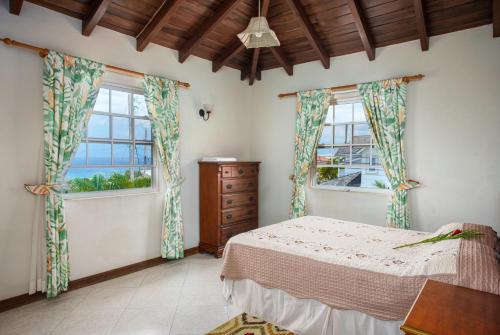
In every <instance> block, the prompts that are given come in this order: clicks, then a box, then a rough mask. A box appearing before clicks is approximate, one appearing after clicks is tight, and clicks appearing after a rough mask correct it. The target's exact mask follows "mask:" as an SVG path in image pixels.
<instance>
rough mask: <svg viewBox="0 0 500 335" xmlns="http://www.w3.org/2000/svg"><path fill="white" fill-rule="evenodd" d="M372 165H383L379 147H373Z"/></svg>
mask: <svg viewBox="0 0 500 335" xmlns="http://www.w3.org/2000/svg"><path fill="white" fill-rule="evenodd" d="M372 165H382V161H381V160H380V155H379V151H378V149H377V147H375V146H373V147H372Z"/></svg>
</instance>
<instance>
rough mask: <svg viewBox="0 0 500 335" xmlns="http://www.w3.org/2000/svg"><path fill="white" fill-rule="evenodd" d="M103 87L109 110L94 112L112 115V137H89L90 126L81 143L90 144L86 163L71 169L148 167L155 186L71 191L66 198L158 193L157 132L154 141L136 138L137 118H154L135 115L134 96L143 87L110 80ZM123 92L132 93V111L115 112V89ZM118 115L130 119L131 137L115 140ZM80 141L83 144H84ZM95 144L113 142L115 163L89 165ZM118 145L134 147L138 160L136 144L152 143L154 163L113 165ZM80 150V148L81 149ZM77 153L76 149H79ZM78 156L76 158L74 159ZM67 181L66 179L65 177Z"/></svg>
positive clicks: (130, 100) (152, 139)
mask: <svg viewBox="0 0 500 335" xmlns="http://www.w3.org/2000/svg"><path fill="white" fill-rule="evenodd" d="M99 89H108V90H109V111H108V112H101V111H95V110H92V114H95V115H104V116H107V117H109V137H107V138H99V137H88V127H87V129H86V131H85V136H83V137H82V141H81V143H86V150H85V164H83V165H82V164H79V165H70V167H69V168H68V169H71V168H77V169H78V168H82V169H85V168H129V169H130V170H132V169H135V168H144V169H151V186H150V187H136V188H125V189H117V190H102V191H91V192H68V193H64V198H65V199H94V198H109V197H116V196H127V195H144V194H154V193H159V192H160V189H159V186H160V183H159V181H158V177H159V173H158V169H159V164H158V159H157V152H156V151H157V150H156V143H155V140H154V134H153V131H152V130H151V141H147V140H136V138H135V121H134V120H148V121H150V120H151V119H150V118H149V116H147V115H145V116H135V115H133V110H132V108H133V95H134V94H138V95H142V96H144V91H143V90H142V89H141V88H139V87H133V86H127V85H121V84H115V83H110V82H104V83H103V84H102V85H101V86H100V87H99ZM113 90H114V91H120V92H126V93H129V97H128V108H129V113H128V114H120V113H113V112H112V108H111V105H112V94H111V92H112V91H113ZM114 117H124V118H128V119H129V132H130V139H115V138H113V119H114ZM81 143H80V144H81ZM92 143H102V144H110V145H111V156H110V159H111V163H110V164H89V150H88V145H89V144H92ZM114 144H128V145H130V146H131V152H130V158H131V160H134V159H135V157H134V152H135V147H136V144H138V145H141V144H144V145H151V164H145V165H138V164H134V163H135V162H134V161H132V163H131V164H113V162H114V156H113V154H114ZM77 150H78V149H77ZM75 154H76V152H75ZM72 159H74V157H73V158H72ZM65 183H66V180H65Z"/></svg>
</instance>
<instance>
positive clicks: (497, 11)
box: [493, 0, 500, 37]
mask: <svg viewBox="0 0 500 335" xmlns="http://www.w3.org/2000/svg"><path fill="white" fill-rule="evenodd" d="M493 37H500V0H493Z"/></svg>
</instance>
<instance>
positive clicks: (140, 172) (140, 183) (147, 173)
mask: <svg viewBox="0 0 500 335" xmlns="http://www.w3.org/2000/svg"><path fill="white" fill-rule="evenodd" d="M152 172H153V171H152V170H151V168H134V169H132V174H133V177H132V182H133V184H134V187H135V188H143V187H151V184H152V179H153V173H152Z"/></svg>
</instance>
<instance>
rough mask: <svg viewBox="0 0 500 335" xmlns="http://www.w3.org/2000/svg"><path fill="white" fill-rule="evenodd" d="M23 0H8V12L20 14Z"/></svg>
mask: <svg viewBox="0 0 500 335" xmlns="http://www.w3.org/2000/svg"><path fill="white" fill-rule="evenodd" d="M23 2H24V1H23V0H10V1H9V12H10V13H11V14H14V15H19V14H21V8H22V7H23Z"/></svg>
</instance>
